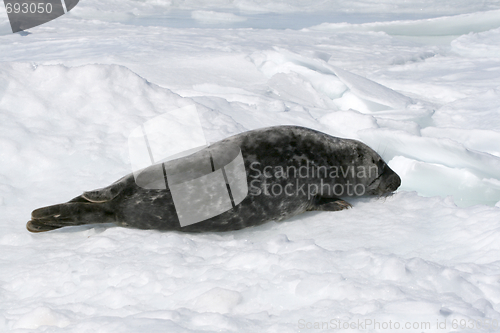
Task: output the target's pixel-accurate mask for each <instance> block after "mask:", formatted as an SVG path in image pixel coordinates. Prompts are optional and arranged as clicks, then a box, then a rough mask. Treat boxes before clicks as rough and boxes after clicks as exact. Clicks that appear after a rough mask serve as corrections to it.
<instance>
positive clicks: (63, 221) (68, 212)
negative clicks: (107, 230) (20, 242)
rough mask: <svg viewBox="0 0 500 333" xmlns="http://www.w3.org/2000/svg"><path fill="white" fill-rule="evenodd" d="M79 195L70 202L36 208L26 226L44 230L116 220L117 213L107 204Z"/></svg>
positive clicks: (40, 230) (30, 228)
mask: <svg viewBox="0 0 500 333" xmlns="http://www.w3.org/2000/svg"><path fill="white" fill-rule="evenodd" d="M79 198H81V197H77V198H75V199H73V200H71V201H70V202H67V203H63V204H59V205H53V206H47V207H42V208H38V209H35V210H34V211H33V212H32V213H31V220H30V221H28V223H27V224H26V228H27V229H28V231H31V232H43V231H49V230H54V229H58V228H62V227H67V226H75V225H82V224H92V223H108V222H115V220H116V219H115V215H114V213H113V212H112V211H110V210H108V209H106V206H107V205H106V204H103V203H94V202H89V201H86V200H85V199H84V198H81V199H79Z"/></svg>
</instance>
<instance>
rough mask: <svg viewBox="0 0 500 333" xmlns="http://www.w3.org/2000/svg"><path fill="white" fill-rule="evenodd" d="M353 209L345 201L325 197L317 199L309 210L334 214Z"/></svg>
mask: <svg viewBox="0 0 500 333" xmlns="http://www.w3.org/2000/svg"><path fill="white" fill-rule="evenodd" d="M348 208H352V205H351V204H350V203H348V202H347V201H344V200H342V199H339V198H324V197H316V198H315V199H314V201H313V202H312V205H311V207H310V208H309V209H308V210H309V211H311V210H317V211H329V212H334V211H338V210H343V209H348Z"/></svg>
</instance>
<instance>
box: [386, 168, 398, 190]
mask: <svg viewBox="0 0 500 333" xmlns="http://www.w3.org/2000/svg"><path fill="white" fill-rule="evenodd" d="M391 171H392V170H391ZM384 185H385V189H386V190H387V192H393V191H396V190H397V188H398V187H399V186H400V185H401V178H399V176H398V175H397V174H396V173H395V172H394V171H392V173H391V174H390V175H389V176H388V177H387V178H385V179H384Z"/></svg>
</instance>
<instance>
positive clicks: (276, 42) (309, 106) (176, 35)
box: [0, 0, 500, 333]
mask: <svg viewBox="0 0 500 333" xmlns="http://www.w3.org/2000/svg"><path fill="white" fill-rule="evenodd" d="M499 10H500V5H499V3H498V1H493V0H491V1H490V0H489V1H475V2H471V1H464V0H461V1H456V0H453V1H451V0H444V1H439V2H437V1H431V0H425V1H396V2H395V1H385V0H384V1H375V0H363V1H349V2H346V1H344V2H339V1H334V0H331V1H330V0H329V1H321V2H318V1H298V0H286V1H261V0H238V1H226V0H218V1H208V0H190V1H163V0H146V1H136V0H124V1H112V0H105V1H102V0H101V1H96V0H88V1H81V2H80V3H79V4H78V5H77V6H76V7H75V8H74V9H73V10H72V11H71V12H70V13H69V14H67V15H64V16H63V17H61V18H59V19H56V20H54V21H51V22H49V23H47V24H45V25H42V26H39V27H36V28H33V29H31V30H30V33H29V34H12V33H11V32H10V26H9V24H8V20H7V16H6V13H5V9H4V7H3V6H0V160H1V163H0V217H1V219H0V227H1V230H2V232H1V234H0V253H2V257H1V259H0V331H1V332H19V333H21V332H75V333H81V332H113V333H114V332H125V333H126V332H131V333H132V332H154V333H155V332H201V331H205V332H221V331H222V332H298V331H301V332H302V331H306V332H307V331H311V332H312V331H318V332H324V331H337V330H338V331H358V332H365V331H366V332H368V331H373V332H385V331H391V329H389V328H387V329H386V328H384V325H388V323H389V322H391V323H392V325H394V324H395V323H398V324H400V325H402V326H404V325H405V323H409V324H410V326H411V328H409V329H403V328H400V329H399V330H397V329H396V328H394V326H393V328H392V331H402V330H404V331H408V332H423V331H424V332H436V333H442V332H452V331H454V332H457V331H460V332H478V331H481V332H483V331H484V332H498V326H495V323H498V322H499V321H500V306H499V303H500V287H499V285H498V278H499V276H500V264H499V263H500V257H499V253H500V245H499V242H498V239H499V237H500V225H499V224H500V122H499V119H500V83H499V82H500V81H499V80H498V78H500V63H499V62H500V58H499V54H500V53H499V51H500V50H499V45H500V41H499V36H500V34H499V32H500V30H499V27H500V21H499V20H498V17H499V15H500V14H499ZM193 105H194V106H195V107H196V110H197V111H198V113H199V117H200V122H201V125H202V127H203V132H204V135H205V137H206V141H207V142H214V141H217V140H220V139H222V138H225V137H228V136H230V135H233V134H237V133H240V132H243V131H246V130H250V129H254V128H260V127H265V126H273V125H283V124H292V125H300V126H306V127H310V128H314V129H317V130H320V131H323V132H326V133H329V134H331V135H336V136H340V137H346V138H352V139H357V140H361V141H363V142H365V143H366V144H368V145H370V146H371V147H372V148H373V149H375V150H376V151H377V152H378V153H379V154H380V155H381V156H382V157H383V158H384V160H385V161H386V162H388V164H389V166H390V167H391V168H392V169H393V170H395V171H396V172H397V173H398V174H399V175H400V176H401V179H402V185H401V187H400V189H399V190H398V191H397V192H396V193H395V194H393V195H391V196H388V197H381V198H367V199H357V200H349V201H350V202H351V203H352V204H353V206H354V207H353V209H350V210H346V211H340V212H307V213H304V214H302V215H299V216H295V217H293V218H291V219H288V220H287V221H284V222H280V223H277V222H273V221H271V222H269V223H266V224H263V225H261V226H258V227H253V228H248V229H244V230H239V231H234V232H228V233H202V234H185V233H180V232H158V231H154V230H135V229H127V228H121V227H117V226H115V225H113V224H94V225H87V226H79V227H72V228H62V229H58V230H54V231H51V232H47V233H41V234H31V233H29V232H28V231H27V230H26V229H25V224H26V222H27V221H28V220H29V218H30V212H31V211H32V210H33V209H35V208H38V207H41V206H45V205H50V204H55V203H60V202H65V201H67V200H69V199H71V198H73V197H75V196H77V195H80V194H81V193H82V192H83V191H85V190H93V189H96V188H100V187H103V186H106V185H109V184H110V183H112V182H113V181H115V180H117V179H119V178H120V177H122V176H123V175H125V174H127V173H130V172H132V171H133V170H132V166H131V163H130V157H129V156H128V147H127V141H128V137H129V135H130V133H131V132H132V131H133V130H134V129H135V128H137V127H138V126H141V125H142V124H144V123H145V122H147V121H150V120H151V119H155V117H157V116H159V115H162V114H164V113H165V112H168V111H171V110H175V109H178V108H182V107H186V106H193ZM186 144H187V145H188V144H189V142H186ZM325 322H326V323H327V327H323V328H322V325H324V323H325ZM376 322H378V323H379V327H377V326H374V324H375V323H376ZM463 322H465V323H466V324H467V325H469V326H470V325H471V324H474V325H475V328H464V327H460V323H463ZM359 323H363V324H364V326H362V327H359V326H357V325H358V324H359ZM368 323H371V324H370V325H371V326H368V325H367V324H368ZM427 323H428V324H429V326H425V325H427ZM346 324H347V325H348V327H350V328H349V329H344V328H345V326H344V325H346ZM454 324H455V326H454ZM351 325H355V328H354V329H351V327H352V326H351ZM415 325H417V326H418V327H416V326H415ZM422 325H424V326H422ZM456 325H458V326H456ZM481 325H482V326H481ZM315 327H318V329H314V328H315Z"/></svg>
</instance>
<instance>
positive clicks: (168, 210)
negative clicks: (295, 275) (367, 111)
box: [26, 126, 401, 232]
mask: <svg viewBox="0 0 500 333" xmlns="http://www.w3.org/2000/svg"><path fill="white" fill-rule="evenodd" d="M231 147H238V148H239V149H240V150H241V155H242V158H243V161H244V167H245V168H244V170H245V171H246V185H247V188H248V192H245V196H244V197H243V198H242V200H241V201H240V202H239V203H237V204H234V202H233V206H232V208H230V209H228V210H226V211H224V212H222V213H220V214H218V215H216V216H213V217H210V218H207V219H205V220H203V221H200V222H198V223H193V224H190V225H186V226H181V223H180V220H179V216H178V211H177V210H176V206H175V204H174V200H173V197H172V193H171V189H170V188H169V187H168V184H167V185H166V188H163V189H155V188H145V187H143V186H139V185H138V182H137V179H136V177H135V176H134V174H129V175H127V176H125V177H123V178H121V179H120V180H118V181H116V182H115V183H113V184H111V185H110V186H108V187H105V188H102V189H98V190H94V191H89V192H84V193H83V194H82V195H80V196H78V197H76V198H74V199H72V200H70V201H68V202H67V203H63V204H58V205H53V206H48V207H43V208H39V209H36V210H34V211H33V212H32V215H31V220H30V221H29V222H28V223H27V225H26V227H27V229H28V230H29V231H31V232H43V231H49V230H53V229H57V228H61V227H66V226H76V225H83V224H92V223H109V222H114V223H116V224H118V225H120V226H127V227H133V228H139V229H157V230H176V231H184V232H211V231H230V230H238V229H242V228H246V227H250V226H257V225H260V224H262V223H265V222H267V221H270V220H275V221H280V220H284V219H287V218H289V217H291V216H294V215H297V214H301V213H303V212H305V211H338V210H343V209H346V208H350V207H352V206H351V205H350V204H349V203H348V202H347V201H345V199H346V198H348V197H358V196H382V195H386V194H388V193H391V192H393V191H395V190H396V189H397V188H398V187H399V186H400V184H401V179H400V178H399V176H398V175H397V174H396V173H395V172H394V171H393V170H391V169H390V168H389V166H388V165H387V164H386V163H385V162H384V161H383V160H382V158H381V157H380V156H379V155H378V154H377V153H376V152H375V151H374V150H373V149H371V148H370V147H368V146H367V145H366V144H364V143H362V142H360V141H356V140H351V139H342V138H337V137H333V136H330V135H328V134H325V133H322V132H319V131H316V130H312V129H308V128H304V127H299V126H276V127H269V128H261V129H257V130H252V131H248V132H244V133H240V134H237V135H234V136H232V137H229V138H226V139H224V140H221V141H219V142H217V143H214V144H212V145H210V146H209V147H207V148H205V149H203V150H201V151H199V152H197V153H194V154H191V155H189V156H187V157H183V158H180V159H177V160H174V161H171V162H168V163H170V164H169V166H168V167H169V168H170V169H174V170H175V169H186V166H187V165H192V164H197V163H198V161H199V159H200V158H201V156H203V154H205V153H207V151H208V152H209V153H210V154H211V156H214V154H218V155H219V156H223V155H224V154H226V152H228V151H230V150H231ZM168 163H167V164H168ZM212 167H214V165H213V163H212ZM216 168H217V166H216ZM164 170H165V169H164ZM153 171H154V168H153V167H151V168H146V169H145V170H144V171H143V173H142V174H143V175H145V176H146V177H147V176H148V175H151V174H152V172H153ZM228 189H229V187H228ZM207 191H208V190H207ZM183 200H184V203H185V204H187V207H188V208H189V207H192V208H193V209H196V208H197V203H196V202H191V201H190V199H189V198H188V197H186V198H183Z"/></svg>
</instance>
